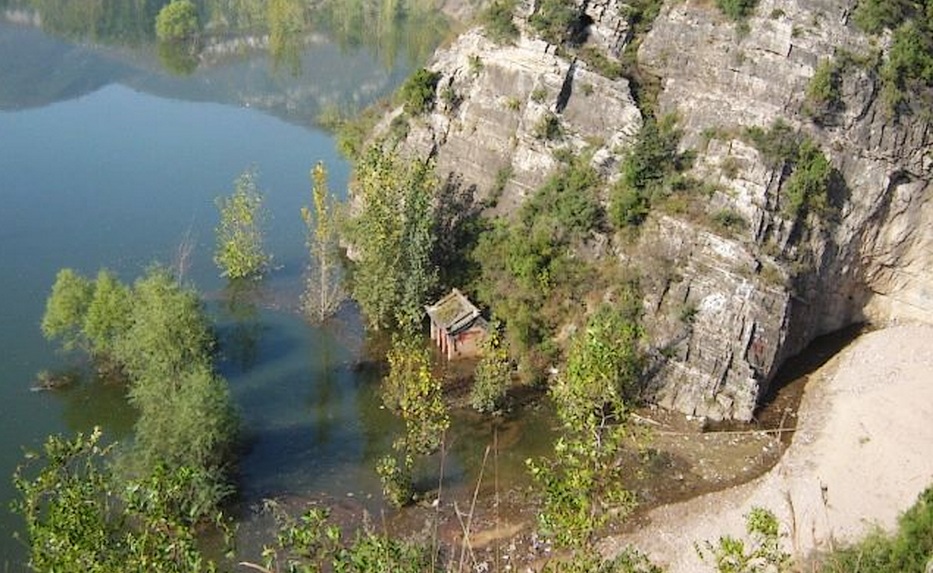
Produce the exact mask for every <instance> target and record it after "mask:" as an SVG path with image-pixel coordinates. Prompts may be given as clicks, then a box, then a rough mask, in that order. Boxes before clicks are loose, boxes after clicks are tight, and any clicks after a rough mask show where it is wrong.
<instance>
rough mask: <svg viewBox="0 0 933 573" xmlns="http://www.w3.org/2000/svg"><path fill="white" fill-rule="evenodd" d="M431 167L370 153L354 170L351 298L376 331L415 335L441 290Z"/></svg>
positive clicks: (376, 148)
mask: <svg viewBox="0 0 933 573" xmlns="http://www.w3.org/2000/svg"><path fill="white" fill-rule="evenodd" d="M436 188H437V181H436V179H435V177H434V175H433V172H432V168H431V165H430V164H429V163H424V162H421V161H405V160H402V159H400V158H398V156H397V155H396V152H394V151H386V150H384V149H383V148H382V147H380V146H378V145H377V146H373V147H371V148H370V149H369V150H368V151H367V153H366V154H365V156H364V157H363V158H361V160H360V161H359V163H358V164H357V168H356V181H355V185H354V187H353V191H354V194H355V196H354V200H355V201H356V202H357V204H358V205H359V212H358V213H357V215H356V216H355V217H353V218H352V219H351V220H350V228H349V233H350V241H351V243H352V246H353V247H352V256H353V258H354V259H355V262H356V264H355V266H354V269H353V275H352V283H351V292H352V294H353V297H354V298H355V299H356V300H357V302H358V303H359V304H360V308H361V310H362V311H363V314H364V315H365V316H366V320H367V323H368V325H369V327H370V328H372V329H373V330H380V329H384V328H401V329H403V330H408V331H411V332H414V331H416V330H417V329H418V327H419V325H420V324H421V319H422V317H423V316H424V308H423V306H424V304H425V303H426V302H427V299H428V296H429V295H430V294H431V291H432V290H433V289H434V287H435V285H436V284H437V268H436V267H435V266H434V265H433V264H432V263H431V253H432V250H433V247H434V243H435V235H434V219H433V214H434V208H433V205H432V199H433V197H434V193H435V191H436Z"/></svg>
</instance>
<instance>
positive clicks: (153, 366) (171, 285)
mask: <svg viewBox="0 0 933 573" xmlns="http://www.w3.org/2000/svg"><path fill="white" fill-rule="evenodd" d="M213 347H214V336H213V333H212V332H211V328H210V323H209V321H208V319H207V315H206V314H205V312H204V308H203V305H202V304H201V301H200V299H199V298H198V295H197V293H196V292H194V291H193V290H191V289H186V288H184V287H182V286H181V285H180V284H178V282H177V281H176V280H175V277H174V276H172V274H171V273H170V272H169V271H168V270H166V269H165V268H162V267H153V268H151V269H149V271H148V272H147V273H146V275H145V276H144V277H143V278H140V279H139V280H137V281H136V283H135V284H134V285H133V309H132V313H131V315H130V319H129V326H128V328H127V329H126V332H125V333H123V334H122V336H120V338H119V339H118V340H116V341H115V342H114V357H115V358H116V359H117V360H118V361H119V362H120V364H121V365H122V366H123V368H124V369H125V370H126V372H127V374H128V375H129V376H130V379H131V380H132V382H133V383H134V384H139V383H147V382H150V381H154V382H156V383H160V384H161V383H167V384H171V385H177V384H179V383H180V381H181V377H182V374H184V373H185V372H187V371H190V370H191V369H194V368H198V367H200V366H206V365H209V364H210V363H211V357H212V351H213Z"/></svg>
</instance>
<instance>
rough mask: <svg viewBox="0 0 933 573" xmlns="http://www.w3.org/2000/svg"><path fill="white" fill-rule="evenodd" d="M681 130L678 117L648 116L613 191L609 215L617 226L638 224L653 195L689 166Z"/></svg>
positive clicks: (646, 211)
mask: <svg viewBox="0 0 933 573" xmlns="http://www.w3.org/2000/svg"><path fill="white" fill-rule="evenodd" d="M679 142H680V131H679V130H678V129H676V127H675V120H674V118H673V117H672V116H667V117H665V118H663V119H662V120H661V121H656V120H655V119H654V118H653V117H651V116H648V117H646V118H645V123H644V125H642V128H641V130H640V131H639V133H638V139H637V140H636V141H635V145H634V146H633V148H632V150H631V152H630V153H629V154H628V155H627V156H626V158H625V160H624V161H623V162H622V170H621V171H622V177H621V178H620V179H619V181H618V183H616V184H615V185H614V186H613V188H612V191H611V193H610V205H609V219H610V221H611V222H612V223H613V225H615V226H616V227H620V228H624V227H631V226H638V225H639V224H641V222H642V221H644V219H645V217H646V216H647V215H648V212H649V210H650V208H651V201H652V198H653V197H654V196H656V195H660V194H662V193H663V192H664V188H665V186H666V185H668V184H669V183H670V181H671V178H672V177H673V176H674V175H675V174H676V173H677V172H679V171H682V170H683V169H685V168H686V167H687V157H686V156H685V155H683V154H680V153H678V151H677V145H678V143H679Z"/></svg>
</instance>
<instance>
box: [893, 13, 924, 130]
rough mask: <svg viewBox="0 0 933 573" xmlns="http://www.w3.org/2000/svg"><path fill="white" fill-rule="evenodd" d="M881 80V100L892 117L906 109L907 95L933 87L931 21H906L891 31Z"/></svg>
mask: <svg viewBox="0 0 933 573" xmlns="http://www.w3.org/2000/svg"><path fill="white" fill-rule="evenodd" d="M881 81H882V84H883V85H882V97H883V98H884V101H885V104H886V105H887V108H888V110H889V111H891V112H893V113H895V114H896V113H898V112H900V111H903V110H906V104H907V103H908V101H909V94H910V93H912V92H917V91H919V90H920V89H923V88H933V22H931V21H928V20H908V21H907V22H905V23H903V24H902V25H900V26H899V27H898V28H897V29H896V30H895V31H894V41H893V42H892V44H891V51H890V52H889V53H888V58H887V60H886V61H885V62H884V64H883V65H882V67H881Z"/></svg>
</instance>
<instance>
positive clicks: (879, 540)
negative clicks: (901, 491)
mask: <svg viewBox="0 0 933 573" xmlns="http://www.w3.org/2000/svg"><path fill="white" fill-rule="evenodd" d="M931 562H933V486H931V487H928V488H927V489H926V490H925V491H924V492H923V493H921V494H920V497H919V498H918V499H917V502H916V503H915V504H914V505H913V506H912V507H911V508H910V509H908V510H907V511H906V512H904V514H903V515H901V517H900V518H899V519H898V528H897V531H896V532H895V533H894V535H891V536H889V535H885V534H883V533H880V532H876V533H874V534H872V535H869V536H868V537H867V538H866V539H865V540H863V541H862V542H860V543H858V544H855V545H853V546H851V547H847V548H844V549H840V550H838V551H836V552H835V553H832V554H830V555H829V556H828V557H827V559H826V562H825V563H824V565H823V567H822V569H821V570H822V571H823V572H824V573H847V572H849V571H858V572H860V573H887V572H889V571H899V572H902V573H925V572H926V571H929V570H930V563H931Z"/></svg>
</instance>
